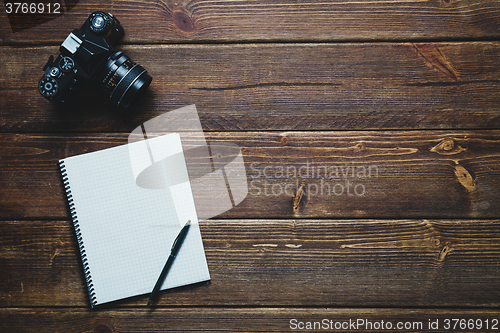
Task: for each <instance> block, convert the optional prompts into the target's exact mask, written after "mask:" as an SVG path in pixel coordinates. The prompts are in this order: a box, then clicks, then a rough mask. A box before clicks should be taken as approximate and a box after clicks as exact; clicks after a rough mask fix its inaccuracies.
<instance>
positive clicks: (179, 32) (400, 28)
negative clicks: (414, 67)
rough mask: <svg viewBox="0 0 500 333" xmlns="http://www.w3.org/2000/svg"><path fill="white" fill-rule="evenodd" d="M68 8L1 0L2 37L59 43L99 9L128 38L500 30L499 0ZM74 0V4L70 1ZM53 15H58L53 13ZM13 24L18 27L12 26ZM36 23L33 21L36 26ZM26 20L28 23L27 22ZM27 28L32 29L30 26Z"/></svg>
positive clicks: (414, 35) (382, 36)
mask: <svg viewBox="0 0 500 333" xmlns="http://www.w3.org/2000/svg"><path fill="white" fill-rule="evenodd" d="M62 3H65V4H66V7H68V8H69V9H70V10H67V11H65V13H66V14H64V15H62V16H61V15H53V16H50V15H48V14H43V15H38V16H39V19H41V21H42V22H41V23H42V24H39V25H36V24H37V23H40V21H36V19H37V18H36V17H33V15H31V16H30V15H22V14H21V15H17V16H16V17H14V16H11V17H10V20H11V21H9V18H8V16H7V14H6V13H5V10H4V9H3V7H2V11H1V12H0V13H1V14H0V15H1V16H0V17H1V19H0V36H2V37H1V40H0V41H1V42H2V43H13V42H16V43H19V42H24V43H41V42H43V43H46V42H51V43H61V42H62V41H63V40H64V38H65V37H66V36H67V35H68V34H69V32H70V31H71V30H73V29H75V28H78V27H80V26H81V24H83V22H84V21H85V19H86V18H87V17H88V15H89V14H90V13H91V12H93V11H95V10H105V11H110V12H112V13H113V14H114V15H115V16H116V17H117V18H119V20H120V21H121V23H122V25H123V27H124V28H125V32H126V39H125V40H126V41H127V42H132V43H135V42H140V43H145V42H146V43H159V42H185V41H222V42H227V41H241V40H245V41H255V40H258V41H261V40H274V41H282V40H290V41H304V40H306V41H332V40H335V41H344V40H368V41H372V40H375V39H377V40H402V39H406V40H415V39H456V38H498V37H499V36H500V7H499V4H498V2H497V1H495V0H470V1H467V2H464V1H448V0H436V1H418V0H411V1H403V0H399V1H368V0H363V1H301V2H295V1H291V0H284V1H280V2H269V1H232V0H228V1H220V2H207V1H201V0H196V1H187V0H182V1H175V2H174V1H170V0H169V1H162V2H157V1H141V2H136V1H130V0H124V1H107V2H105V3H103V2H97V1H95V0H94V1H70V0H67V1H63V2H62ZM74 3H76V5H75V6H74V7H72V4H74ZM49 19H53V20H50V21H49ZM10 23H12V27H14V28H15V29H16V30H17V31H16V32H15V33H13V31H12V28H11V24H10ZM30 27H31V28H30ZM23 28H25V30H21V29H23ZM28 28H29V29H28Z"/></svg>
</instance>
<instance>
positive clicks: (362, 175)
mask: <svg viewBox="0 0 500 333" xmlns="http://www.w3.org/2000/svg"><path fill="white" fill-rule="evenodd" d="M127 138H128V135H127V134H98V133H91V134H74V135H68V134H54V135H50V134H2V135H0V169H1V170H2V176H1V178H0V187H1V188H2V192H1V200H0V216H1V218H4V219H6V218H8V219H22V218H40V217H45V218H49V219H62V218H67V217H68V216H69V215H68V214H69V213H68V207H67V203H66V200H65V196H64V192H63V187H62V179H61V176H60V173H59V170H58V160H59V159H63V158H65V157H69V156H73V155H77V154H82V153H85V152H92V151H96V150H100V149H105V148H110V147H113V146H117V145H120V144H126V143H127ZM206 138H207V141H208V142H231V143H235V144H237V145H238V146H239V147H241V149H242V152H243V158H244V161H245V168H246V173H247V179H248V191H249V194H248V196H247V197H246V199H245V200H244V201H243V202H242V203H241V204H239V205H238V206H237V207H235V208H233V209H232V210H230V211H229V212H226V213H224V214H223V215H221V217H224V218H323V217H330V218H341V217H351V218H358V217H363V218H385V217H390V218H400V217H403V218H420V217H425V218H430V217H436V218H465V217H468V218H486V217H487V218H496V217H498V216H499V213H500V207H499V206H498V205H497V202H498V197H499V196H500V153H499V152H500V133H499V132H498V131H462V132H450V131H389V132H369V131H366V132H283V133H261V132H225V133H218V132H210V133H206ZM302 182H304V183H305V194H304V195H303V196H302V199H301V200H300V203H299V205H298V207H297V208H296V209H294V208H293V206H294V197H295V196H296V191H297V189H298V187H299V185H300V184H301V183H302ZM195 200H197V202H201V203H203V198H195ZM198 200H199V201H198Z"/></svg>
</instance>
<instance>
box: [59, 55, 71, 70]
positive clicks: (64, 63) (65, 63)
mask: <svg viewBox="0 0 500 333" xmlns="http://www.w3.org/2000/svg"><path fill="white" fill-rule="evenodd" d="M59 67H61V70H62V71H63V72H66V73H67V72H69V71H71V70H72V69H73V67H75V62H74V61H73V59H71V58H70V57H62V58H61V60H60V61H59Z"/></svg>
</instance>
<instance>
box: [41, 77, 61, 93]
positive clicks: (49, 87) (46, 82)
mask: <svg viewBox="0 0 500 333" xmlns="http://www.w3.org/2000/svg"><path fill="white" fill-rule="evenodd" d="M38 90H39V91H40V94H42V96H44V97H52V96H55V95H56V94H57V92H58V90H59V83H57V81H56V80H55V79H54V78H52V77H50V76H44V77H43V78H42V79H41V80H40V82H39V83H38Z"/></svg>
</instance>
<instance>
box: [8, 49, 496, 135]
mask: <svg viewBox="0 0 500 333" xmlns="http://www.w3.org/2000/svg"><path fill="white" fill-rule="evenodd" d="M124 51H125V52H126V53H127V54H128V55H129V56H130V57H131V58H132V59H133V60H135V61H137V62H138V63H140V64H142V65H143V66H144V67H145V68H147V69H148V71H149V72H150V74H151V75H152V76H153V84H152V85H151V87H150V88H149V90H148V91H147V93H146V96H144V97H145V98H144V99H142V100H141V101H139V103H138V105H136V107H135V108H134V109H133V110H131V112H130V113H128V114H125V113H123V112H119V111H114V110H112V108H111V106H110V104H109V103H108V102H107V101H106V97H104V95H103V96H100V95H99V94H96V91H95V90H94V89H93V88H92V87H90V88H87V89H82V90H81V91H80V92H79V94H78V96H77V97H76V98H75V101H74V103H73V104H69V105H66V106H58V105H54V104H53V103H51V102H48V101H46V100H45V99H44V98H43V97H42V96H41V95H40V94H39V93H38V90H37V84H38V80H39V79H40V77H41V75H42V67H43V65H44V64H45V62H46V60H47V58H48V56H49V55H50V54H57V52H58V50H57V47H56V46H54V47H0V57H1V58H2V62H1V63H0V69H1V71H2V73H3V75H1V76H0V110H1V111H0V112H1V120H0V131H2V132H27V131H37V132H38V131H45V132H47V131H51V132H58V131H64V132H68V131H71V132H81V131H113V132H116V131H124V132H129V131H130V130H132V129H133V128H135V127H136V126H138V125H139V124H141V123H142V122H144V121H146V120H148V119H150V118H154V117H156V116H158V115H160V114H163V113H164V112H166V111H169V110H172V109H175V108H178V107H182V106H185V105H190V104H196V105H197V108H198V112H199V114H200V117H201V120H202V124H203V127H204V128H205V129H207V130H214V131H240V130H252V131H253V130H333V129H442V128H461V129H466V128H481V129H496V128H500V116H499V114H500V62H499V61H498V54H499V53H500V43H498V42H478V43H439V44H435V43H424V44H415V43H401V44H399V43H397V44H391V43H383V44H372V43H369V44H365V43H362V44H286V45H283V44H256V45H253V44H251V45H247V44H238V45H168V46H167V45H153V46H127V47H125V48H124ZM89 96H91V97H92V98H89Z"/></svg>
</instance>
